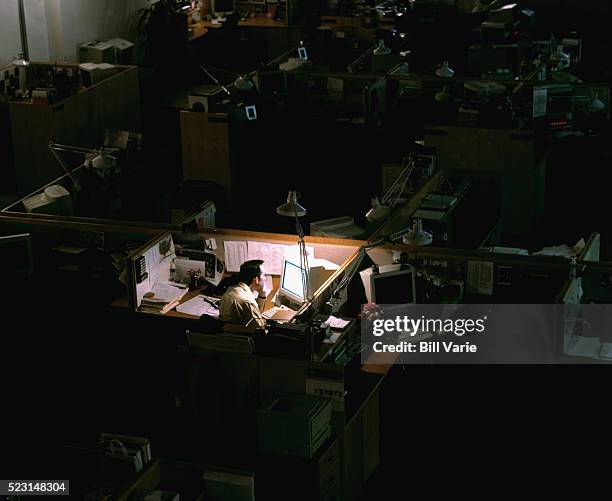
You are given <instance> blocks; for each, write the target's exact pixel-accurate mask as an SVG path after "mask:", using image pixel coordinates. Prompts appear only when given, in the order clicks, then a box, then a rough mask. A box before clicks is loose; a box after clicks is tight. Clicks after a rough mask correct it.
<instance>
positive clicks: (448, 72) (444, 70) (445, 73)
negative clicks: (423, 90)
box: [436, 61, 455, 78]
mask: <svg viewBox="0 0 612 501" xmlns="http://www.w3.org/2000/svg"><path fill="white" fill-rule="evenodd" d="M454 74H455V71H454V70H453V69H451V67H450V66H449V65H448V61H444V62H443V63H442V66H441V67H440V68H438V69H437V70H436V76H438V77H442V78H452V76H453V75H454Z"/></svg>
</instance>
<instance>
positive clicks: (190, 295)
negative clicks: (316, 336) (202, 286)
mask: <svg viewBox="0 0 612 501" xmlns="http://www.w3.org/2000/svg"><path fill="white" fill-rule="evenodd" d="M279 285H280V277H278V276H275V275H274V276H272V291H271V292H270V294H268V297H267V298H266V305H265V307H264V311H265V310H267V309H269V308H272V306H274V304H273V303H272V298H273V297H274V294H276V291H277V290H278V286H279ZM198 294H203V292H202V290H196V291H189V292H188V293H187V294H185V295H184V296H183V298H182V299H181V302H180V303H179V304H182V303H185V302H186V301H189V300H190V299H193V298H194V297H196V296H197V295H198ZM163 316H166V317H176V318H191V319H194V320H197V319H199V317H196V316H195V315H188V314H187V313H180V312H178V311H176V309H172V310H170V311H169V312H168V313H166V314H165V315H163Z"/></svg>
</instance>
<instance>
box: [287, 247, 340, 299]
mask: <svg viewBox="0 0 612 501" xmlns="http://www.w3.org/2000/svg"><path fill="white" fill-rule="evenodd" d="M298 261H299V259H298ZM308 265H309V273H308V288H309V292H310V294H314V293H315V292H317V291H318V290H319V288H321V286H322V285H323V284H324V283H325V282H326V281H327V280H328V279H329V278H330V277H331V276H332V275H333V274H334V273H335V272H336V271H337V270H338V269H339V268H340V267H339V266H338V265H337V264H335V263H332V262H331V261H328V260H326V259H309V261H308ZM303 278H304V273H303V271H302V268H301V266H300V265H299V263H296V262H295V258H294V260H291V259H285V262H284V263H283V270H282V274H281V277H280V286H279V288H278V294H277V295H276V301H275V302H276V303H277V305H280V304H284V305H285V306H290V307H292V306H293V307H294V309H295V307H296V306H297V307H298V308H299V307H300V306H301V305H302V304H303V303H304V301H305V293H304V280H303ZM287 303H289V304H287Z"/></svg>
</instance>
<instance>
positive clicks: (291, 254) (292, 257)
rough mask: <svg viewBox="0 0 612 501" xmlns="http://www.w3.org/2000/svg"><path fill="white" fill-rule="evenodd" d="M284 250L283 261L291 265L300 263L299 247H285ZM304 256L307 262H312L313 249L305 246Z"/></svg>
mask: <svg viewBox="0 0 612 501" xmlns="http://www.w3.org/2000/svg"><path fill="white" fill-rule="evenodd" d="M286 247H287V249H285V259H286V260H288V261H291V262H292V263H295V264H299V263H300V246H299V245H291V246H289V245H287V246H286ZM306 256H307V257H308V260H310V261H312V260H314V258H315V251H314V247H310V246H306Z"/></svg>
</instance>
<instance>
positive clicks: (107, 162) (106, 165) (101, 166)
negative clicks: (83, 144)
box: [91, 153, 117, 170]
mask: <svg viewBox="0 0 612 501" xmlns="http://www.w3.org/2000/svg"><path fill="white" fill-rule="evenodd" d="M116 164H117V160H116V159H115V157H111V156H110V155H105V154H103V153H101V154H100V155H98V156H96V157H94V158H93V160H92V161H91V165H92V166H93V167H94V168H95V169H98V170H109V169H114V168H115V165H116Z"/></svg>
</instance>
